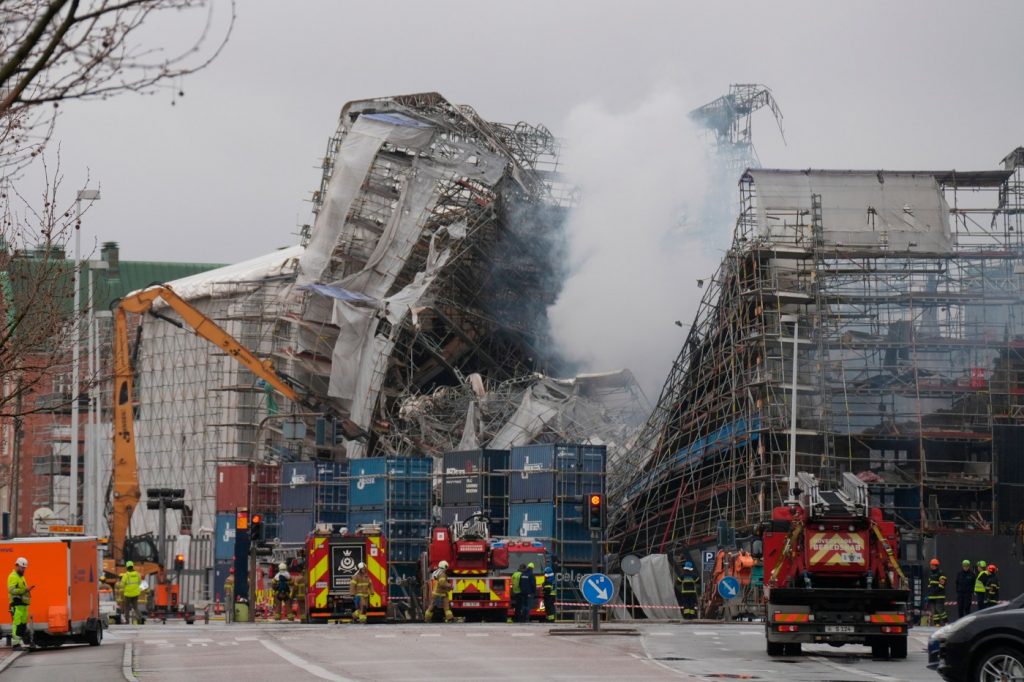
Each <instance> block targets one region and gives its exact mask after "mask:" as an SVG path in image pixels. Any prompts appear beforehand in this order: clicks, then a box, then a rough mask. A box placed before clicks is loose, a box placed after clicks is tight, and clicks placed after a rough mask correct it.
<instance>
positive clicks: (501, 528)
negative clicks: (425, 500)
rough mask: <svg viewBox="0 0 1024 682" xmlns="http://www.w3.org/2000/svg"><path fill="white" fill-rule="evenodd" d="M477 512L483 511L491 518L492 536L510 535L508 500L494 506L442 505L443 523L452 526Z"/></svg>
mask: <svg viewBox="0 0 1024 682" xmlns="http://www.w3.org/2000/svg"><path fill="white" fill-rule="evenodd" d="M477 512H483V513H484V514H486V515H487V518H488V519H490V522H491V523H490V530H491V535H492V536H503V535H508V501H507V500H505V501H501V502H498V503H495V505H494V506H492V507H490V508H488V507H483V508H481V507H479V506H477V505H452V506H450V507H448V506H446V507H441V523H443V524H444V525H446V526H451V525H452V524H454V523H463V522H464V521H466V520H467V519H468V518H469V517H470V516H472V515H473V514H475V513H477Z"/></svg>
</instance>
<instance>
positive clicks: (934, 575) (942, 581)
mask: <svg viewBox="0 0 1024 682" xmlns="http://www.w3.org/2000/svg"><path fill="white" fill-rule="evenodd" d="M930 566H931V569H932V572H931V575H930V576H928V612H929V614H931V624H932V625H939V626H941V625H945V624H946V623H948V622H949V614H948V613H946V574H945V573H943V572H942V569H941V568H939V560H938V559H932V560H931V562H930Z"/></svg>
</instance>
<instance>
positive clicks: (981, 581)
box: [974, 561, 988, 611]
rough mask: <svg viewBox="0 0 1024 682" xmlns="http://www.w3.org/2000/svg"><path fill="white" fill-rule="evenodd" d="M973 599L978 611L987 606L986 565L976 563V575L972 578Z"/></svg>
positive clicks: (981, 562)
mask: <svg viewBox="0 0 1024 682" xmlns="http://www.w3.org/2000/svg"><path fill="white" fill-rule="evenodd" d="M974 597H975V598H976V599H977V600H978V610H979V611H981V610H982V609H983V608H985V607H987V606H988V603H987V602H988V564H987V563H985V562H984V561H979V562H978V573H977V574H976V575H975V576H974Z"/></svg>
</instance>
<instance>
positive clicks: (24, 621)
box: [7, 556, 35, 649]
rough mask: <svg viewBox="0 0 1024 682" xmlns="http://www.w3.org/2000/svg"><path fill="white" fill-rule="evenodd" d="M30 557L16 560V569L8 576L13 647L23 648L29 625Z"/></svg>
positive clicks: (30, 592)
mask: <svg viewBox="0 0 1024 682" xmlns="http://www.w3.org/2000/svg"><path fill="white" fill-rule="evenodd" d="M27 569H28V559H26V558H25V557H23V556H21V557H18V558H17V559H15V561H14V570H13V571H11V574H10V575H9V576H7V598H8V600H9V602H8V603H9V604H10V605H11V607H10V609H11V647H12V648H14V649H20V648H21V637H22V635H24V634H25V628H27V627H28V604H29V602H30V601H31V599H32V589H33V588H34V587H35V585H33V586H32V587H29V586H28V585H27V584H26V583H25V571H26V570H27Z"/></svg>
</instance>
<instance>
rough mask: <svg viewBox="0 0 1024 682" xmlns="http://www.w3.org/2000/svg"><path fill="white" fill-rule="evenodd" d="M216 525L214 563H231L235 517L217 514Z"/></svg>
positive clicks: (233, 547) (233, 554)
mask: <svg viewBox="0 0 1024 682" xmlns="http://www.w3.org/2000/svg"><path fill="white" fill-rule="evenodd" d="M216 525H217V530H216V536H215V537H216V541H215V543H214V549H213V558H214V560H216V561H231V559H232V557H234V556H235V515H234V514H217V521H216Z"/></svg>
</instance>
